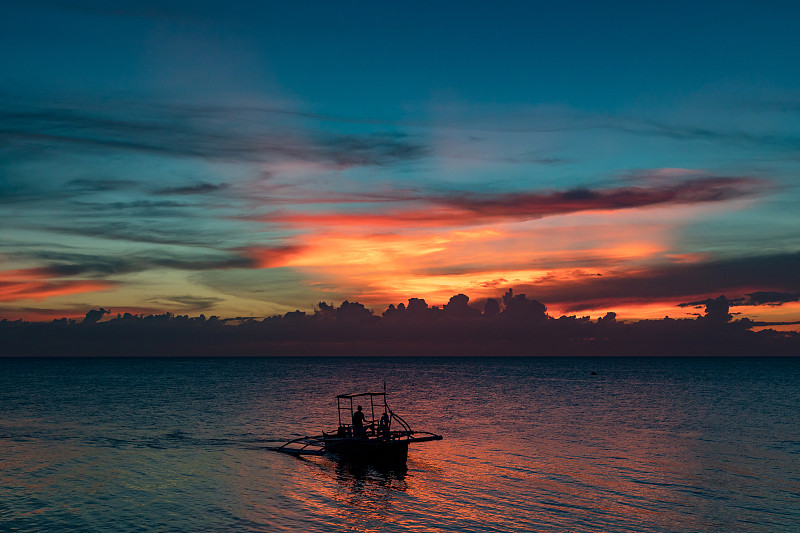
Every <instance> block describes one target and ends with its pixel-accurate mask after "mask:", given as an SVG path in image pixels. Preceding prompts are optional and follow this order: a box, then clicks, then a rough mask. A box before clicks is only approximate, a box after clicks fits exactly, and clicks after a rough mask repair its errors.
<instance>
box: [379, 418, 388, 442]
mask: <svg viewBox="0 0 800 533" xmlns="http://www.w3.org/2000/svg"><path fill="white" fill-rule="evenodd" d="M378 434H379V435H380V436H382V437H388V436H389V415H388V414H387V413H383V416H382V417H381V420H380V422H378Z"/></svg>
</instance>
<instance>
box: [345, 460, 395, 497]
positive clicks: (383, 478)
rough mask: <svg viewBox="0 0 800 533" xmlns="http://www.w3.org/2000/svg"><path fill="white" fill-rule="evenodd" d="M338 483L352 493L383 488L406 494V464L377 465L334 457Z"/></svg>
mask: <svg viewBox="0 0 800 533" xmlns="http://www.w3.org/2000/svg"><path fill="white" fill-rule="evenodd" d="M331 462H333V463H334V465H335V467H334V472H335V475H336V481H337V482H338V483H339V484H340V485H341V486H343V487H346V488H349V489H350V490H351V491H352V492H354V493H355V492H363V491H364V490H371V488H372V487H382V488H384V489H385V490H387V491H400V492H404V491H405V490H406V489H407V485H406V474H408V467H407V466H406V465H405V463H403V464H400V463H375V462H365V461H356V460H353V459H350V458H344V457H334V458H332V459H331Z"/></svg>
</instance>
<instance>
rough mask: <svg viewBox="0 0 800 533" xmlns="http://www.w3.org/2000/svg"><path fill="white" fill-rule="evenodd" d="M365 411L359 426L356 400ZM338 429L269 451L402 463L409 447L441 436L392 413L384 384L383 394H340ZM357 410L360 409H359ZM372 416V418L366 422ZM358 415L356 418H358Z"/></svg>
mask: <svg viewBox="0 0 800 533" xmlns="http://www.w3.org/2000/svg"><path fill="white" fill-rule="evenodd" d="M367 399H368V400H369V404H368V405H367V409H368V411H367V412H366V413H364V416H363V417H362V418H363V419H364V423H363V424H362V425H361V427H359V423H358V422H359V421H358V420H356V419H355V417H354V415H356V413H357V410H356V409H354V406H356V405H358V402H359V401H363V403H364V404H367V402H366V400H367ZM376 406H377V408H378V409H380V408H381V407H382V408H383V416H381V420H380V421H379V422H377V423H376V418H375V411H376ZM336 407H337V411H338V415H339V416H338V417H339V427H338V428H337V429H336V431H334V432H332V433H326V432H324V431H323V432H322V434H321V435H316V436H305V437H298V438H296V439H293V440H290V441H288V442H286V443H284V444H283V445H281V446H277V447H273V448H270V449H272V450H274V451H277V452H282V453H288V454H291V455H325V454H333V455H337V456H340V457H344V458H348V459H351V460H362V461H380V462H392V463H398V462H401V463H405V462H406V459H407V457H408V445H409V444H411V443H416V442H428V441H433V440H442V436H441V435H437V434H435V433H430V432H427V431H416V430H413V429H411V427H410V426H409V425H408V423H407V422H406V421H405V420H403V418H402V417H401V416H400V415H398V414H397V413H395V412H394V411H392V410H391V409H390V408H389V405H388V403H387V402H386V385H384V391H383V392H362V393H358V394H340V395H338V396H337V397H336ZM358 407H359V409H358V410H360V409H361V406H358ZM370 414H371V416H372V418H371V419H369V420H366V416H369V415H370ZM357 416H358V415H356V417H357Z"/></svg>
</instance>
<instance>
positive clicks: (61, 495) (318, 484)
mask: <svg viewBox="0 0 800 533" xmlns="http://www.w3.org/2000/svg"><path fill="white" fill-rule="evenodd" d="M592 372H596V375H592ZM384 380H386V382H387V384H388V389H389V394H390V405H391V406H392V407H393V409H394V410H395V411H397V412H398V413H400V414H401V415H404V417H405V418H406V420H408V421H409V422H410V423H411V424H412V425H413V426H415V427H417V428H418V429H422V430H429V431H434V432H437V433H441V434H443V435H444V437H445V438H444V440H442V441H439V442H430V443H422V444H419V445H417V446H416V447H414V446H413V445H412V448H411V450H410V453H409V460H408V465H407V469H405V470H398V469H383V468H376V467H370V466H354V465H348V464H345V463H340V462H337V461H335V460H332V459H329V458H325V457H312V458H310V459H305V460H304V459H298V458H295V457H291V456H286V455H281V454H278V453H275V452H270V451H267V450H266V449H265V448H266V446H268V444H269V441H271V440H272V439H280V438H287V439H288V438H289V437H292V436H297V435H302V434H307V433H311V434H314V433H319V432H320V431H321V430H322V429H326V430H330V429H332V428H333V427H334V426H335V423H336V409H335V400H334V396H335V395H336V394H339V393H347V392H360V391H364V390H375V389H378V390H380V389H381V388H382V385H383V381H384ZM798 406H800V358H782V359H778V358H710V359H706V358H652V359H645V358H642V359H638V358H566V357H564V358H531V359H519V358H515V359H494V358H492V359H489V358H486V359H480V358H478V359H447V358H438V359H429V358H392V359H383V358H375V359H366V358H364V359H361V358H352V359H351V358H347V359H341V358H331V359H306V358H299V359H236V358H231V359H222V358H218V359H34V360H25V359H5V360H0V465H1V467H0V530H3V531H119V532H125V531H320V532H330V531H364V532H367V531H525V532H530V531H547V532H553V531H582V532H591V531H598V532H600V531H602V532H617V531H631V532H656V531H663V532H684V531H685V532H690V531H691V532H694V531H747V532H758V531H764V532H780V531H786V532H789V531H792V532H796V531H800V409H798Z"/></svg>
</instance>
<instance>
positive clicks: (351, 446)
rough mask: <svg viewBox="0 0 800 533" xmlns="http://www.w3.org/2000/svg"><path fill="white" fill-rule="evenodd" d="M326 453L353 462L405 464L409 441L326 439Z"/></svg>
mask: <svg viewBox="0 0 800 533" xmlns="http://www.w3.org/2000/svg"><path fill="white" fill-rule="evenodd" d="M325 451H326V452H328V453H332V454H334V455H339V456H341V457H346V458H347V459H349V460H351V461H364V462H382V463H405V462H406V460H407V459H408V441H403V440H380V439H366V438H365V439H358V438H337V437H334V438H328V439H325Z"/></svg>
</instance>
